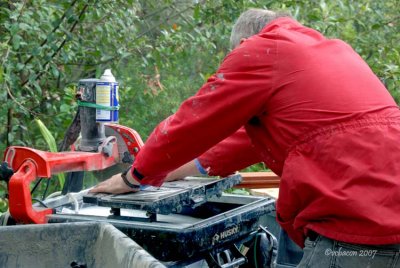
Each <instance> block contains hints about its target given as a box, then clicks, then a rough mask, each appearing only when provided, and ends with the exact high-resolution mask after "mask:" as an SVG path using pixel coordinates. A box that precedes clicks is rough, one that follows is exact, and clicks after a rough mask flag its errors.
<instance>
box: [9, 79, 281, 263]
mask: <svg viewBox="0 0 400 268" xmlns="http://www.w3.org/2000/svg"><path fill="white" fill-rule="evenodd" d="M96 83H97V81H94V79H93V81H92V80H90V79H86V80H85V81H83V82H82V81H81V82H80V84H79V90H80V97H81V98H82V99H83V100H86V101H94V97H93V92H91V91H93V90H95V88H96ZM80 109H81V110H80V119H81V122H82V123H81V127H82V129H81V135H82V139H81V142H80V144H79V145H78V146H77V147H76V150H75V151H71V152H60V153H50V152H45V151H40V150H36V149H32V148H27V147H19V146H11V147H9V148H7V150H6V152H5V157H4V160H5V163H3V165H2V174H3V178H4V177H6V178H5V179H6V180H7V181H8V189H9V210H10V214H11V216H12V217H13V219H14V220H15V221H16V222H17V223H23V224H32V223H36V224H41V223H59V222H78V221H102V222H109V223H111V224H113V225H114V226H115V227H117V228H118V229H119V230H121V231H122V232H124V233H125V234H127V235H128V236H129V237H131V238H132V239H133V240H135V241H136V242H137V243H138V244H140V245H141V246H142V247H143V248H144V249H146V250H147V251H148V252H149V253H150V254H152V255H153V256H154V257H156V258H157V259H159V260H161V261H163V262H165V263H166V264H167V263H169V264H171V263H172V264H173V265H172V264H171V265H170V266H174V265H175V267H182V265H183V264H185V263H193V262H194V261H196V260H200V259H204V258H205V259H207V260H208V261H207V262H208V264H209V265H210V266H212V267H237V266H238V265H240V264H244V263H245V262H246V258H245V257H244V256H243V255H242V254H241V253H240V252H238V250H237V248H236V246H235V245H236V244H237V243H239V242H242V241H246V240H249V238H250V237H251V236H252V235H254V234H255V233H257V231H258V230H259V226H260V224H261V223H260V219H261V218H262V217H263V216H265V215H267V214H273V213H274V210H275V205H274V204H275V202H274V200H273V199H269V198H264V197H252V196H238V195H229V194H224V193H223V192H224V191H225V190H226V189H229V188H231V187H233V186H234V185H237V184H239V183H240V181H241V176H240V175H238V174H236V175H232V176H230V177H227V178H222V179H219V178H195V177H189V178H185V179H184V180H180V181H174V182H166V183H164V184H163V185H162V186H161V187H150V186H149V187H147V188H145V189H143V190H142V191H140V192H137V193H129V194H119V195H111V194H89V193H88V190H82V189H80V190H79V191H78V192H75V193H71V192H69V193H66V194H65V195H61V196H56V197H52V198H47V199H45V200H43V201H41V202H39V203H34V204H33V203H32V196H31V189H30V183H31V182H33V181H34V180H36V179H37V178H51V177H52V175H54V174H57V173H62V172H78V171H96V172H98V173H102V172H104V174H107V176H111V175H113V174H116V173H118V172H120V171H121V170H124V169H125V167H126V166H127V165H130V164H131V163H132V162H133V160H134V158H135V156H136V155H137V154H138V153H139V152H140V149H141V147H142V146H143V142H142V140H141V138H140V136H139V134H138V133H137V132H136V131H134V130H132V129H130V128H128V127H125V126H121V125H118V124H114V123H105V122H98V121H96V120H95V117H96V109H93V108H92V107H80ZM4 174H6V175H4ZM7 174H8V175H7ZM227 250H229V252H230V253H229V254H227V253H226V252H227ZM221 254H222V255H221ZM221 256H225V257H224V259H225V260H221V258H222V257H221ZM221 263H224V264H223V265H222V264H221Z"/></svg>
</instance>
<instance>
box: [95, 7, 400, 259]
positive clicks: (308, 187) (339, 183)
mask: <svg viewBox="0 0 400 268" xmlns="http://www.w3.org/2000/svg"><path fill="white" fill-rule="evenodd" d="M231 42H232V44H233V47H234V49H233V51H232V52H231V53H229V54H228V55H227V56H226V58H225V59H224V61H223V62H222V63H221V65H220V67H219V69H218V70H217V72H216V73H215V74H214V75H213V76H212V77H210V78H209V79H208V81H207V82H206V83H205V84H204V85H203V86H202V87H201V88H200V90H199V91H198V92H197V94H196V95H194V96H193V97H191V98H189V99H187V100H186V101H184V102H183V103H182V105H181V107H180V108H179V109H178V111H177V112H176V113H175V114H173V115H171V116H170V117H168V118H167V119H165V120H164V121H163V122H161V123H160V124H159V125H158V126H157V127H156V128H155V129H154V131H153V133H152V134H151V135H150V137H149V139H148V140H147V142H146V144H145V146H144V147H143V149H142V150H141V152H140V153H139V155H138V156H137V158H136V160H135V163H134V165H133V166H132V168H131V169H130V170H129V172H128V173H127V174H126V175H125V176H123V177H124V179H122V178H121V176H120V175H117V176H114V177H112V178H111V179H110V180H108V181H105V182H103V183H102V184H100V185H99V186H98V187H96V188H95V189H94V190H93V191H95V192H111V193H121V192H128V191H137V190H138V186H137V185H139V184H151V185H161V184H162V182H163V180H164V179H165V177H166V176H167V174H168V173H170V172H171V171H173V170H174V169H176V168H178V167H180V166H182V165H183V164H185V163H187V162H189V161H191V160H192V159H195V158H196V157H198V159H197V160H195V161H193V162H189V164H187V165H186V169H192V170H193V167H194V166H195V165H197V167H199V168H200V170H202V171H203V172H206V171H209V172H210V173H211V174H218V175H221V174H225V173H228V174H229V173H230V172H232V171H234V170H238V169H240V168H242V167H243V166H245V165H250V164H252V163H256V162H259V161H263V162H264V163H265V164H266V165H267V166H268V167H269V168H270V169H271V170H272V171H274V172H275V173H276V174H278V175H279V176H280V177H281V185H280V193H279V198H278V201H277V220H278V222H279V223H280V225H281V226H282V228H283V229H284V230H286V232H287V233H288V234H289V236H290V237H291V238H292V239H293V240H294V241H295V242H296V243H297V244H298V245H300V246H302V247H304V246H305V247H304V257H303V260H302V262H301V263H300V267H325V266H329V265H332V266H330V267H336V266H335V265H338V266H340V267H366V266H368V267H383V266H382V265H391V267H400V257H399V254H400V253H399V252H400V245H399V244H400V216H399V212H400V165H399V163H400V150H399V145H398V142H399V138H400V111H399V108H398V106H397V105H396V103H395V102H394V100H393V98H392V97H391V96H390V94H389V92H388V91H387V89H386V88H385V87H384V85H383V84H382V83H381V82H380V80H379V79H378V78H377V77H376V76H375V75H374V74H373V72H372V71H371V69H370V68H369V67H368V65H367V64H366V63H365V62H364V60H363V59H362V58H361V57H360V56H359V55H358V54H357V53H356V52H355V51H354V50H353V49H352V48H351V47H350V46H349V45H348V44H346V43H344V42H343V41H341V40H338V39H328V38H325V37H324V36H323V35H322V34H321V33H319V32H317V31H315V30H313V29H310V28H307V27H305V26H303V25H301V24H300V23H298V22H297V21H295V20H293V19H292V18H290V17H287V16H281V15H279V14H277V13H275V12H272V11H266V10H258V9H252V10H248V11H246V12H245V13H243V14H242V15H241V16H240V18H239V19H238V21H237V23H236V24H235V26H234V28H233V31H232V37H231ZM210 148H211V149H210ZM199 156H200V157H199ZM219 162H221V164H219ZM183 169H185V166H184V167H183ZM128 185H129V186H128ZM396 265H397V266H396Z"/></svg>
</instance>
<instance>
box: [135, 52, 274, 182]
mask: <svg viewBox="0 0 400 268" xmlns="http://www.w3.org/2000/svg"><path fill="white" fill-rule="evenodd" d="M251 47H252V46H246V45H241V46H240V47H239V48H238V49H235V50H234V51H232V52H231V53H230V54H229V55H228V56H227V57H226V58H225V59H224V61H223V62H222V64H221V66H220V68H219V69H218V71H217V72H216V73H215V74H214V75H213V76H212V77H210V78H209V79H208V81H207V82H206V83H205V84H204V85H203V86H202V87H201V88H200V90H199V91H198V93H197V94H196V95H195V96H193V97H191V98H189V99H187V100H186V101H184V102H183V103H182V104H181V106H180V107H179V109H178V111H177V112H176V113H175V114H173V115H171V116H170V117H168V118H167V119H165V120H164V121H162V122H161V123H160V124H159V125H158V126H157V127H156V128H155V129H154V130H153V132H152V134H151V135H150V136H149V138H148V140H147V141H146V143H145V145H144V146H143V148H142V149H141V151H140V152H139V154H138V155H137V157H136V159H135V163H134V165H133V168H132V173H133V175H134V176H135V177H136V178H137V179H138V180H139V181H140V183H141V184H150V185H156V186H158V185H161V184H162V182H163V178H165V176H166V175H167V174H168V173H169V172H170V171H172V170H174V169H176V168H178V167H179V166H181V165H183V164H184V163H187V162H188V161H190V160H192V159H194V158H196V157H198V156H199V155H201V154H203V153H204V152H206V151H207V150H208V149H210V148H211V147H213V146H214V145H216V144H217V143H219V142H220V141H222V140H224V139H225V138H227V137H229V136H230V135H232V134H233V133H235V132H236V131H237V130H238V129H239V128H241V127H242V126H244V125H245V124H246V123H247V122H248V121H249V120H250V119H251V118H252V117H254V116H256V115H259V114H261V113H262V112H263V110H264V109H265V104H266V102H267V100H268V97H269V94H270V88H271V87H272V85H271V84H272V82H271V80H272V79H271V78H272V72H273V68H272V64H273V62H274V58H273V57H274V55H275V54H276V53H273V51H274V48H273V47H271V49H270V50H269V53H268V54H267V53H264V54H265V55H264V56H263V57H261V56H260V55H259V54H258V53H259V51H254V49H251ZM253 47H254V46H253ZM265 49H266V47H265V46H264V47H263V48H262V50H263V51H264V50H265ZM267 56H268V59H265V58H266V57H267Z"/></svg>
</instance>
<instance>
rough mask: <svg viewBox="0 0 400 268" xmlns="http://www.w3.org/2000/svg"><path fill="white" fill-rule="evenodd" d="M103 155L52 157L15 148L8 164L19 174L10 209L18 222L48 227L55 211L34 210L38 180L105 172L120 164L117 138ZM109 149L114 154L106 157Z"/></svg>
mask: <svg viewBox="0 0 400 268" xmlns="http://www.w3.org/2000/svg"><path fill="white" fill-rule="evenodd" d="M105 143H107V144H102V145H101V146H100V148H99V152H97V153H90V152H79V151H74V152H61V153H50V152H44V151H40V150H36V149H32V148H27V147H19V146H11V147H9V148H7V150H6V152H5V161H6V162H8V164H9V165H10V166H11V168H12V169H13V170H15V171H16V172H15V173H14V175H13V176H12V177H11V178H10V181H9V185H8V190H9V208H10V213H11V215H12V216H13V217H14V219H15V220H16V221H17V222H21V223H44V222H45V221H46V217H45V216H46V215H47V214H51V213H52V209H45V210H43V209H37V208H33V207H32V199H31V198H32V197H31V193H30V183H31V182H32V181H33V180H35V179H36V178H51V176H52V175H54V174H57V173H61V172H72V171H92V170H103V169H105V168H108V167H110V166H112V165H114V164H116V163H118V162H119V153H118V147H117V146H116V139H115V137H108V138H107V139H106V141H105ZM105 147H108V148H109V149H110V150H109V151H110V154H109V155H108V156H107V155H106V154H105V153H103V150H102V148H105Z"/></svg>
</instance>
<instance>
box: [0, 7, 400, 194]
mask: <svg viewBox="0 0 400 268" xmlns="http://www.w3.org/2000/svg"><path fill="white" fill-rule="evenodd" d="M249 7H259V8H263V7H265V8H269V9H279V10H288V11H290V12H291V13H292V15H293V16H294V17H295V18H296V19H298V20H299V21H300V22H302V23H303V24H305V25H308V26H310V27H313V28H316V29H317V30H320V31H322V32H323V33H324V34H326V35H327V36H329V37H332V38H341V39H343V40H345V41H346V42H348V43H350V44H351V45H352V46H353V48H354V49H355V50H356V51H357V52H358V53H359V54H360V55H361V56H362V57H363V58H364V59H365V60H366V61H367V62H368V64H369V65H370V66H371V68H372V69H373V70H374V72H375V73H376V74H377V75H378V76H379V77H380V79H381V80H382V82H383V83H385V85H386V86H387V88H388V90H389V91H390V92H391V94H392V95H393V97H394V98H395V99H396V101H397V102H399V101H400V93H399V80H400V69H399V64H400V47H399V46H400V45H399V44H400V43H399V40H400V31H399V30H400V29H399V25H400V24H399V15H398V10H400V1H397V0H386V1H373V0H363V1H352V0H338V1H327V0H308V1H305V0H282V1H274V0H264V1H244V0H215V1H204V0H200V1H187V0H176V1H171V0H161V1H155V0H147V1H144V0H137V1H132V0H130V1H125V0H115V1H95V0H81V1H78V0H68V1H67V0H57V1H55V0H47V1H45V0H36V1H3V2H1V3H0V55H1V57H0V61H1V64H0V101H1V102H2V104H3V105H2V106H1V107H0V117H1V121H2V122H4V123H3V124H2V125H0V153H2V152H3V151H4V150H5V148H6V147H7V146H10V145H22V146H30V147H34V148H38V149H42V150H47V144H46V141H45V140H44V139H43V136H42V134H41V133H40V131H39V129H38V128H37V127H36V125H35V123H32V121H33V119H34V118H40V120H42V121H43V123H44V125H46V127H47V128H48V129H49V131H50V132H51V133H52V134H53V136H54V139H55V141H56V142H60V141H61V140H62V138H63V135H64V133H65V130H66V129H67V127H68V125H69V124H70V122H71V120H72V117H73V116H72V115H73V114H74V113H75V111H76V103H75V100H74V95H75V85H76V84H77V82H78V80H79V79H82V78H90V77H99V76H100V74H101V72H102V71H103V70H104V69H106V68H111V69H112V71H113V73H114V75H115V76H116V78H117V80H118V81H119V82H120V85H121V86H120V102H121V110H120V118H121V119H120V123H121V124H123V125H127V126H129V127H132V128H134V129H136V130H137V131H138V132H139V133H140V134H141V135H142V137H143V139H144V140H145V139H146V137H147V136H148V135H149V133H150V132H151V130H152V129H153V128H154V126H155V125H156V124H157V123H158V122H160V121H161V120H162V119H163V118H165V117H167V116H168V115H169V114H171V113H173V112H174V111H176V109H177V108H178V107H179V104H180V103H181V101H182V100H184V99H185V98H187V97H188V96H190V95H192V94H194V93H195V92H196V91H197V90H198V88H199V87H200V86H201V85H202V83H204V81H205V80H206V79H207V77H209V76H210V75H211V74H212V73H213V72H214V71H215V69H216V68H217V67H218V64H219V62H220V61H221V60H222V59H223V57H224V56H225V55H226V53H227V52H228V51H229V44H228V42H229V35H230V30H231V26H232V24H233V23H234V21H235V19H236V18H237V17H238V16H239V14H240V13H241V12H242V11H244V10H246V9H247V8H249ZM258 168H259V167H257V166H256V167H252V168H251V169H258ZM251 169H250V170H251ZM3 189H4V187H3V185H0V195H1V194H2V193H3V192H4V190H3ZM0 201H1V200H0Z"/></svg>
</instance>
